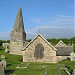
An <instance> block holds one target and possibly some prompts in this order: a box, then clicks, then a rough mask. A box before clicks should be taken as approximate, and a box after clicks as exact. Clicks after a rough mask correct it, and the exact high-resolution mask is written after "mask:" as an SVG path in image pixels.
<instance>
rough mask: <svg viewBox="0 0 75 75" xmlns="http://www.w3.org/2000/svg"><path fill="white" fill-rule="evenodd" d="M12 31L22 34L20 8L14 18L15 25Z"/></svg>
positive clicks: (22, 24)
mask: <svg viewBox="0 0 75 75" xmlns="http://www.w3.org/2000/svg"><path fill="white" fill-rule="evenodd" d="M14 30H16V31H17V32H24V31H25V30H24V23H23V16H22V8H19V10H18V14H17V17H16V21H15V25H14Z"/></svg>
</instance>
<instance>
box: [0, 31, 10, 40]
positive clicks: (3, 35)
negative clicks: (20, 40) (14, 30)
mask: <svg viewBox="0 0 75 75" xmlns="http://www.w3.org/2000/svg"><path fill="white" fill-rule="evenodd" d="M9 39H10V32H0V40H9Z"/></svg>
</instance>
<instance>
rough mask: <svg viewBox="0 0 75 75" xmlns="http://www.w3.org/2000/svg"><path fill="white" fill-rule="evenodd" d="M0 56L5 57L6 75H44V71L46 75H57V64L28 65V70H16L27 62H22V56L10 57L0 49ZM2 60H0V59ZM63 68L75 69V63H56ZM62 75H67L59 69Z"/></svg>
mask: <svg viewBox="0 0 75 75" xmlns="http://www.w3.org/2000/svg"><path fill="white" fill-rule="evenodd" d="M0 55H5V57H6V59H5V60H6V61H7V67H6V68H5V74H6V75H45V71H47V72H48V75H59V71H58V67H57V64H52V63H30V65H29V67H28V68H22V69H18V68H16V67H17V66H18V65H19V64H21V63H23V64H22V66H26V65H27V64H28V63H29V62H22V56H20V55H12V54H8V53H6V52H4V49H2V48H0ZM0 60H2V59H0ZM58 64H59V65H61V67H62V68H64V65H68V66H70V67H71V68H72V69H74V68H75V62H71V61H70V60H63V61H61V62H59V63H58ZM42 66H44V68H43V67H42ZM60 72H61V73H62V75H67V74H66V72H65V71H64V70H63V69H61V70H60Z"/></svg>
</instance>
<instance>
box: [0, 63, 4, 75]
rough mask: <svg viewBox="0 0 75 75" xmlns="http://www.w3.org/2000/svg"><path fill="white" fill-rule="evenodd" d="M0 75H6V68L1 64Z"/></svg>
mask: <svg viewBox="0 0 75 75" xmlns="http://www.w3.org/2000/svg"><path fill="white" fill-rule="evenodd" d="M0 75H5V74H4V67H3V65H2V64H1V63H0Z"/></svg>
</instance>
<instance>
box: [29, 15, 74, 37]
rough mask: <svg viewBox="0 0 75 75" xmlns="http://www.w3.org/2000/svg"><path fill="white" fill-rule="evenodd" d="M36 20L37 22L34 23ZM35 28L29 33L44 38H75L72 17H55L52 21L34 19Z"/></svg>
mask: <svg viewBox="0 0 75 75" xmlns="http://www.w3.org/2000/svg"><path fill="white" fill-rule="evenodd" d="M36 20H37V21H36ZM33 21H34V22H36V24H37V26H36V27H35V28H33V29H32V30H31V31H30V32H35V33H38V32H39V30H40V33H41V34H43V35H44V36H45V37H46V38H70V37H73V36H75V33H74V29H75V28H74V17H73V16H64V15H57V16H55V17H54V18H53V19H52V20H51V19H47V18H35V20H33Z"/></svg>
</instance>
